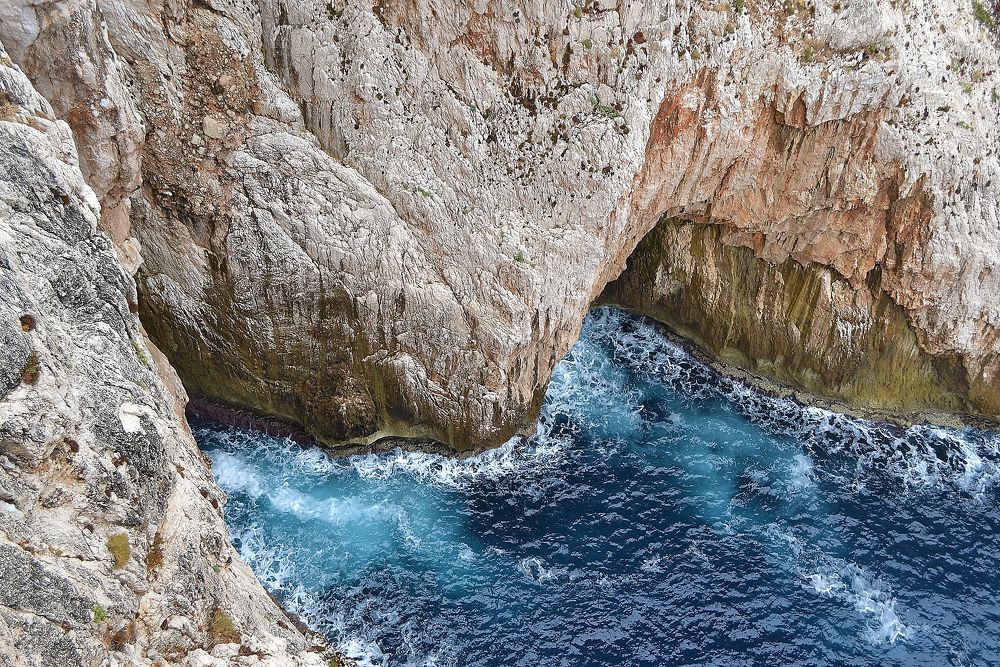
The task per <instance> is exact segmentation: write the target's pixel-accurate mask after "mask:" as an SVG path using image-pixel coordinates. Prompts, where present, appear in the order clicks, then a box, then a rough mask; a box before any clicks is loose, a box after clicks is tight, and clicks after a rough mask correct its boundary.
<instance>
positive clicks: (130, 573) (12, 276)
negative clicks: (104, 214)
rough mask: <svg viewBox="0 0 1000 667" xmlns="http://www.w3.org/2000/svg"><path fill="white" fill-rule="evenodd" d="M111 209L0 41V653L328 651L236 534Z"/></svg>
mask: <svg viewBox="0 0 1000 667" xmlns="http://www.w3.org/2000/svg"><path fill="white" fill-rule="evenodd" d="M100 218H101V209H100V206H99V203H98V199H97V196H96V195H95V192H94V190H92V189H91V188H90V187H89V186H88V185H87V184H86V183H85V181H84V179H83V175H82V174H81V171H80V168H79V164H78V154H77V150H76V147H75V145H74V141H73V137H72V135H71V132H70V128H69V126H68V125H67V124H66V123H65V122H64V121H62V120H58V119H57V118H56V117H55V113H54V111H53V109H52V107H51V106H50V105H49V104H48V103H47V102H46V101H45V100H44V99H43V98H42V97H41V96H40V95H38V93H36V92H35V90H34V89H33V88H32V86H31V83H30V82H29V81H28V79H27V78H26V77H25V76H24V75H23V74H22V73H21V71H20V70H18V69H17V68H16V67H14V66H12V65H11V62H10V59H9V58H8V57H7V54H6V52H4V51H3V49H2V48H0V663H3V664H4V665H11V666H16V667H21V666H24V667H27V666H36V665H40V666H45V667H48V666H53V667H55V666H59V667H71V666H75V665H80V666H84V665H87V666H95V667H96V666H97V665H163V664H184V665H192V666H194V665H198V666H204V667H207V666H210V665H214V666H220V665H325V664H327V663H326V661H325V660H323V659H321V657H320V654H319V653H317V652H314V651H319V650H322V649H323V646H322V645H315V640H314V639H307V638H306V637H304V636H303V634H302V633H301V632H300V631H299V630H297V629H296V628H295V627H294V625H293V624H292V622H291V621H290V620H289V619H287V618H286V617H285V615H284V613H283V612H282V611H281V609H280V608H279V607H278V606H277V604H275V603H274V602H273V601H272V600H271V599H270V598H269V597H268V595H267V593H265V591H264V590H263V589H262V588H261V587H260V584H259V583H258V582H257V580H256V579H255V578H254V575H253V573H252V572H251V571H250V570H249V568H248V567H247V566H246V565H245V564H243V563H242V562H241V561H240V559H239V557H238V556H237V554H236V552H235V551H234V549H233V547H232V545H231V544H230V540H229V536H228V533H227V531H226V527H225V524H224V523H223V519H222V514H221V509H220V508H221V503H222V502H223V495H222V493H221V491H219V489H218V488H217V487H216V486H215V483H214V481H213V479H212V475H211V472H210V467H209V463H208V461H207V459H206V458H205V457H204V455H203V454H201V453H200V452H199V451H198V448H197V445H196V443H195V442H194V440H193V438H192V437H191V433H190V431H189V430H188V428H187V425H186V423H185V421H184V416H183V407H184V403H185V401H186V395H185V394H184V390H183V388H182V387H181V385H180V382H179V381H178V379H177V377H176V375H175V374H174V372H173V370H172V369H171V368H170V366H169V364H168V363H167V361H166V359H165V358H164V357H163V356H162V355H161V354H160V353H159V351H158V350H157V349H156V348H155V347H154V346H153V345H152V344H150V343H149V342H148V340H147V339H146V337H145V334H144V332H143V329H142V326H141V325H140V323H139V320H138V316H137V315H136V311H137V300H138V295H137V292H136V288H135V283H134V282H133V279H132V277H131V275H130V273H129V272H128V271H127V270H126V269H125V268H124V267H123V265H122V264H121V263H120V260H119V257H118V256H117V255H116V251H115V248H114V246H113V244H112V241H111V240H110V238H108V236H106V235H105V234H104V233H102V232H100V231H98V221H99V220H100Z"/></svg>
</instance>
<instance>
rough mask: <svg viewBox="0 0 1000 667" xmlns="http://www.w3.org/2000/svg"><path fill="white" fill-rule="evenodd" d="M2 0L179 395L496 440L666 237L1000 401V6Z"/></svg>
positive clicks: (12, 45)
mask: <svg viewBox="0 0 1000 667" xmlns="http://www.w3.org/2000/svg"><path fill="white" fill-rule="evenodd" d="M8 4H9V5H10V7H9V9H8V10H7V12H6V14H5V15H4V16H3V17H2V20H0V36H2V39H3V40H4V43H5V44H7V46H8V48H9V50H10V51H11V53H12V55H13V57H14V58H15V60H17V61H18V62H19V63H21V64H22V66H23V67H24V68H25V70H26V71H27V72H29V73H30V74H31V76H32V77H33V80H34V81H35V84H36V86H37V87H38V88H39V90H40V91H41V92H42V93H43V94H44V95H45V96H46V97H48V98H49V99H50V100H52V101H53V103H54V104H55V109H56V112H57V114H58V115H59V116H60V117H61V118H65V119H66V120H67V121H68V122H69V123H70V124H71V126H72V127H73V130H74V133H75V138H76V142H77V144H78V146H79V151H80V155H81V158H82V166H83V168H84V173H85V175H86V177H87V178H88V179H89V181H90V182H91V183H93V184H94V187H95V189H96V191H97V193H98V195H99V196H100V198H101V200H102V202H103V204H104V208H103V210H104V214H103V216H102V226H103V227H104V228H105V229H107V230H108V231H109V232H110V233H111V235H112V237H113V238H114V239H115V240H116V243H117V246H118V247H119V252H120V254H121V255H122V256H123V258H125V260H126V261H130V262H137V261H139V257H138V256H137V255H136V253H135V250H136V248H138V247H140V246H141V249H142V258H143V264H142V267H141V269H140V273H139V278H140V291H141V298H140V307H141V312H142V316H143V319H144V321H145V322H146V323H147V324H148V326H149V329H150V333H151V335H152V337H153V339H154V340H155V341H156V342H157V343H158V344H159V345H160V346H161V347H162V348H163V349H164V351H165V352H166V354H167V355H168V357H169V358H170V359H171V361H172V363H173V364H174V365H175V366H176V367H177V368H178V370H179V372H180V374H181V376H182V377H183V378H184V380H185V382H186V383H187V385H188V387H190V388H191V389H192V390H194V391H197V392H199V393H203V394H207V395H209V396H215V397H220V398H223V399H226V400H228V401H232V402H236V403H240V404H244V405H249V406H253V407H256V408H259V409H262V410H265V411H268V412H271V413H273V414H278V415H282V416H285V417H288V418H290V419H292V420H295V421H297V422H299V423H301V424H303V425H304V427H305V428H306V429H307V430H309V431H310V432H312V433H314V434H316V435H317V436H319V437H320V438H323V439H325V440H328V441H337V440H340V439H343V438H371V437H376V436H377V435H378V434H380V433H386V432H402V433H406V434H412V435H430V436H432V437H435V438H437V439H440V440H442V441H445V442H449V443H451V444H453V445H454V446H456V447H462V448H464V447H480V446H485V445H488V444H490V443H496V442H498V441H501V440H503V439H505V438H507V437H508V436H510V435H511V434H512V433H515V432H517V431H519V430H523V429H524V428H526V427H527V426H528V425H530V423H531V421H532V418H533V413H534V409H535V407H536V406H537V403H538V400H539V397H540V396H541V393H542V391H543V390H544V386H545V383H546V381H547V379H548V377H549V374H550V372H551V370H552V367H553V365H554V364H555V362H556V361H557V360H558V359H559V358H560V357H561V356H562V355H563V354H564V353H565V352H566V350H567V349H568V348H569V346H570V345H571V344H572V343H573V341H574V340H575V338H576V336H577V333H578V331H579V327H580V323H581V319H582V316H583V314H584V313H585V312H586V310H587V308H588V307H589V305H590V303H591V302H592V300H593V299H594V298H595V297H596V296H597V295H599V294H600V293H601V292H602V290H603V289H604V287H605V285H606V284H607V283H608V282H609V281H611V280H612V279H614V278H615V277H616V276H617V275H618V274H619V273H620V272H621V270H622V269H623V268H624V266H625V262H626V259H627V258H628V257H629V255H630V254H631V253H632V251H633V249H634V248H635V246H636V244H637V243H639V241H640V239H642V238H643V237H644V236H645V235H646V234H647V232H649V230H651V229H652V228H653V227H654V225H655V224H656V223H657V221H659V220H661V219H662V218H663V217H664V216H668V217H672V218H682V219H685V220H689V221H693V222H695V223H711V224H713V225H717V228H718V229H719V230H720V231H719V234H718V237H717V241H718V244H721V245H722V246H733V247H740V248H745V249H747V252H745V253H742V254H740V255H732V258H733V259H734V261H735V258H737V257H742V258H744V259H740V260H739V261H750V258H751V257H753V258H760V259H762V260H765V261H767V262H771V263H772V264H774V265H776V266H779V265H780V266H781V267H787V266H789V265H787V264H786V262H787V261H788V260H789V259H791V260H792V261H795V262H799V263H802V264H806V265H809V266H811V267H818V268H819V269H820V270H822V271H827V272H828V273H826V274H824V275H827V278H823V279H822V280H825V281H827V282H828V283H829V284H831V285H833V284H834V283H835V284H836V285H838V289H841V290H844V294H845V296H844V299H846V301H847V302H850V303H851V304H853V305H852V308H854V309H863V308H866V307H869V306H870V307H872V308H874V310H871V311H870V312H868V313H867V314H865V315H863V316H862V315H859V314H858V312H854V311H852V313H850V314H846V313H845V312H844V311H842V310H837V309H835V308H834V309H827V310H826V311H823V313H826V314H828V315H829V316H830V317H831V318H833V319H830V320H829V321H825V322H823V323H822V327H820V328H819V329H817V332H819V331H820V330H822V331H840V330H844V329H845V328H848V327H850V326H851V324H852V323H853V322H855V321H857V320H858V319H859V318H861V319H864V318H868V319H871V320H872V321H874V320H877V319H878V318H879V317H881V315H882V314H883V313H889V312H891V313H893V316H892V318H893V319H892V320H891V323H890V324H878V325H876V329H877V330H879V331H886V333H892V332H901V335H904V336H910V335H912V340H911V339H910V338H906V340H905V341H902V340H901V341H898V342H891V343H887V345H889V346H890V347H891V346H901V347H906V346H910V347H912V346H914V345H915V346H916V347H917V348H919V352H918V351H917V350H916V349H914V350H913V354H914V355H915V356H913V357H912V358H913V359H920V360H921V361H919V363H918V362H916V361H914V362H913V363H914V364H917V365H918V366H919V369H918V370H915V371H914V372H915V373H916V374H917V376H919V378H921V379H920V380H919V383H918V384H920V385H921V387H924V385H925V384H926V382H930V383H936V382H937V381H938V380H942V381H943V385H942V386H941V387H940V388H934V389H929V388H926V387H925V388H921V389H919V392H920V393H921V395H924V396H926V397H928V400H930V399H931V398H932V397H933V401H931V402H933V403H935V404H937V403H940V405H939V407H947V408H952V407H958V408H962V409H966V408H968V409H972V410H976V411H980V412H983V413H986V414H992V415H996V414H997V413H1000V405H998V404H997V392H996V384H997V372H998V370H1000V354H998V353H1000V336H998V333H997V332H998V326H1000V305H998V301H997V299H996V298H995V295H996V294H997V293H998V292H1000V274H998V272H997V271H995V269H994V266H995V264H996V260H997V257H998V256H1000V235H998V234H997V231H998V229H1000V221H998V214H997V199H998V192H1000V163H998V158H997V146H998V128H997V122H996V119H997V117H998V114H1000V91H998V88H1000V78H998V74H997V68H998V53H997V48H996V35H995V33H994V32H992V31H991V25H990V22H991V21H993V20H994V19H993V18H991V15H990V14H988V13H987V9H989V10H992V9H993V7H986V6H985V5H984V6H983V8H982V11H980V12H978V18H977V13H976V12H974V11H973V7H972V6H971V5H967V4H966V3H965V2H964V1H960V0H933V1H930V2H922V1H921V2H917V1H914V0H911V1H904V2H892V3H890V2H888V1H884V2H883V1H878V0H851V1H847V2H844V1H842V0H837V1H836V2H834V1H833V0H829V1H827V0H821V1H819V2H807V3H800V2H795V1H792V0H790V1H788V2H781V3H778V2H749V1H748V2H743V1H742V0H734V1H733V2H732V3H714V4H713V3H690V2H682V1H672V0H671V1H667V2H663V1H662V0H660V1H657V2H642V1H639V0H636V1H633V2H617V1H612V0H591V1H588V2H576V3H572V2H569V1H568V0H567V1H545V2H542V1H541V0H531V1H529V2H518V3H508V2H498V1H493V0H475V1H473V0H408V1H406V2H383V1H381V0H377V1H375V2H374V3H373V2H371V1H357V0H333V1H332V2H327V1H326V0H260V1H259V2H257V3H249V2H242V1H241V0H209V1H208V2H205V3H195V2H190V1H188V0H169V1H168V2H164V3H145V2H142V1H141V0H101V2H97V1H96V0H75V1H74V2H71V3H63V4H59V5H55V6H49V5H34V4H31V3H28V2H23V3H21V4H19V3H8ZM651 243H652V242H651ZM719 251H720V252H725V251H724V250H722V249H721V248H720V249H719ZM713 252H714V251H713ZM726 256H727V257H729V255H726ZM787 270H788V269H787V268H782V269H780V270H779V269H775V271H778V272H779V273H780V272H782V271H787ZM761 275H763V274H761ZM768 275H769V276H771V277H776V274H774V273H771V274H768ZM817 275H818V274H817ZM765 293H766V292H765ZM720 298H721V293H720ZM718 305H719V307H722V304H721V302H720V304H718ZM782 316H783V313H782V312H776V313H775V315H774V317H775V318H776V321H775V324H776V326H786V325H787V324H789V323H788V322H780V321H778V320H780V318H781V317H782ZM841 316H843V317H845V318H846V319H843V320H841V319H839V318H841ZM796 326H798V325H797V324H796ZM786 328H787V327H786ZM906 332H909V333H906ZM808 335H812V334H811V333H810V334H808ZM808 335H807V337H808ZM816 335H819V334H818V333H817V334H816ZM821 349H829V348H822V347H817V346H813V347H809V348H808V350H809V354H812V353H813V351H819V350H821ZM873 349H874V348H873ZM747 356H748V358H749V356H751V355H749V354H748V355H747ZM908 358H909V357H908ZM839 359H848V357H836V358H830V359H816V358H813V359H801V360H799V361H797V362H795V366H794V368H792V369H789V370H788V371H787V372H786V371H784V370H782V369H781V364H782V363H783V361H782V360H781V359H779V358H778V357H777V356H773V358H772V359H771V361H773V364H772V365H773V366H774V371H775V372H776V373H777V374H778V375H779V377H782V378H785V379H790V380H797V381H802V382H808V383H811V384H810V386H812V387H813V388H814V389H815V390H817V391H821V392H822V391H830V392H832V393H837V392H839V391H841V389H843V387H844V386H846V385H844V383H845V382H847V380H845V378H847V377H848V375H850V372H849V369H847V368H846V367H845V368H844V369H838V370H834V371H833V372H832V373H830V374H825V375H824V374H822V373H821V374H818V375H816V376H813V375H812V374H811V372H812V371H810V374H807V375H808V377H807V375H804V374H803V373H806V371H809V370H810V369H813V370H814V369H815V368H816V367H817V366H822V365H823V364H827V363H836V362H837V361H838V360H839ZM939 360H943V361H939ZM769 363H770V362H769ZM844 363H855V362H854V361H845V362H844ZM942 364H943V365H944V366H945V367H947V368H948V369H951V370H950V371H949V372H948V377H947V378H945V377H944V376H942V375H940V371H939V370H928V369H931V368H933V369H940V368H941V367H942ZM876 368H878V366H876ZM914 368H915V369H916V368H917V367H916V366H915V367H914ZM796 369H797V370H796ZM873 372H878V371H873ZM935 378H937V379H935ZM925 381H926V382H925ZM824 383H831V384H828V385H824ZM848 384H850V383H849V382H848ZM862 384H864V385H865V386H869V387H879V388H884V387H886V386H888V380H887V379H886V378H868V379H865V380H864V381H863V382H862ZM935 387H936V385H935ZM914 391H917V390H916V389H914ZM879 392H881V389H878V391H875V390H872V392H869V394H871V395H872V396H874V395H875V394H877V393H879ZM939 399H940V400H939Z"/></svg>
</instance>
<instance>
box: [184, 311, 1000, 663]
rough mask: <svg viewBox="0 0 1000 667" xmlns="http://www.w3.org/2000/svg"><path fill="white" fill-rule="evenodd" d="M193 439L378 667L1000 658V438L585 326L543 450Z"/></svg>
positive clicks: (242, 512) (281, 565)
mask: <svg viewBox="0 0 1000 667" xmlns="http://www.w3.org/2000/svg"><path fill="white" fill-rule="evenodd" d="M196 436H197V438H198V440H199V442H200V443H201V445H202V446H203V447H204V449H205V450H206V451H207V452H208V454H209V455H210V456H211V458H212V460H213V461H214V471H215V475H216V478H217V479H218V481H219V484H220V485H221V486H222V488H223V489H224V490H225V491H226V492H227V493H228V494H229V501H228V504H227V505H226V509H225V513H226V518H227V522H228V524H229V527H230V529H231V531H232V534H233V539H234V542H235V544H236V546H237V548H238V549H239V550H240V552H241V554H242V556H243V558H244V559H246V561H247V562H248V563H249V564H250V565H251V566H252V567H253V568H254V570H255V571H256V572H257V574H258V575H259V576H260V578H261V580H262V581H263V582H264V584H265V585H266V586H267V587H268V588H269V589H270V590H271V591H272V592H274V593H275V594H277V595H278V596H279V597H280V598H281V599H282V600H283V601H284V602H285V604H286V605H287V606H288V607H289V608H290V609H291V610H293V611H295V612H297V613H298V614H300V615H301V616H302V617H303V619H304V620H306V621H307V622H308V623H310V624H311V625H312V626H313V627H315V628H317V629H319V630H321V631H323V632H324V633H326V634H327V635H329V636H330V637H331V639H332V640H333V641H334V642H335V643H337V644H338V645H340V647H341V648H342V649H344V650H345V651H346V652H347V653H349V654H352V655H354V656H356V657H359V658H362V659H363V660H364V661H366V662H370V663H373V664H381V665H425V664H426V665H483V666H487V665H489V666H494V665H530V666H533V667H534V666H540V665H657V666H670V665H719V666H726V667H730V666H739V665H762V666H764V665H766V666H774V665H880V666H881V665H885V666H888V665H928V666H933V667H941V666H943V665H1000V574H998V565H1000V508H998V494H997V490H996V480H997V477H998V474H1000V438H998V437H997V436H995V435H990V434H986V433H982V432H976V431H972V430H967V431H961V432H958V431H949V430H945V429H940V428H934V427H914V428H911V429H908V430H900V429H896V428H892V427H889V426H887V425H883V424H879V423H874V422H869V421H864V420H858V419H854V418H849V417H845V416H842V415H837V414H834V413H831V412H827V411H824V410H820V409H816V408H804V407H801V406H799V405H796V404H794V403H792V402H790V401H787V400H784V399H776V398H772V397H768V396H765V395H762V394H760V393H758V392H756V391H754V390H751V389H748V388H746V387H744V386H742V385H740V384H739V383H737V382H734V381H732V380H729V379H725V378H721V377H719V376H718V375H717V374H715V373H714V372H712V371H711V370H710V369H708V368H706V367H704V366H703V365H701V364H700V363H699V362H697V361H695V360H694V359H692V358H691V357H690V356H689V355H688V354H686V353H685V352H684V351H683V350H681V349H680V348H679V347H677V346H676V345H674V344H672V343H670V342H669V341H667V340H666V339H664V338H663V337H662V336H661V335H660V334H659V333H658V331H657V329H656V328H655V326H653V325H651V324H650V323H648V322H647V321H645V320H642V319H640V318H637V317H634V316H631V315H626V314H624V313H621V312H618V311H614V310H610V309H600V310H597V311H595V312H593V313H592V314H591V315H590V317H589V318H588V320H587V322H586V325H585V327H584V332H583V335H582V337H581V340H580V342H579V343H578V344H577V346H576V347H575V348H574V349H573V351H572V352H571V353H570V355H569V356H568V357H567V358H566V359H565V360H564V361H563V362H562V363H560V364H559V366H558V368H557V370H556V372H555V375H554V376H553V379H552V383H551V386H550V388H549V391H548V394H547V397H546V402H545V406H544V408H543V414H542V418H541V420H540V423H539V426H538V430H537V433H536V435H535V437H534V438H532V439H531V440H529V441H527V442H511V443H508V444H507V445H505V446H504V447H502V448H500V449H499V450H494V451H491V452H487V453H484V454H481V455H478V456H476V457H473V458H470V459H466V460H462V461H457V460H452V459H447V458H443V457H440V456H435V455H429V454H414V453H404V452H395V453H391V454H384V455H372V456H360V457H353V458H350V459H340V460H334V459H331V458H328V457H327V456H326V455H324V454H323V453H322V452H321V451H320V450H318V449H315V448H302V447H299V446H296V445H294V444H293V443H290V442H288V441H285V440H278V439H273V438H268V437H266V436H262V435H260V434H258V433H249V432H243V431H238V430H232V429H226V428H223V427H211V426H205V425H201V426H199V428H197V429H196Z"/></svg>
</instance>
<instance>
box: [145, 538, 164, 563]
mask: <svg viewBox="0 0 1000 667" xmlns="http://www.w3.org/2000/svg"><path fill="white" fill-rule="evenodd" d="M162 565H163V535H162V534H161V533H160V531H156V535H154V536H153V543H152V544H151V545H150V546H149V551H148V552H147V553H146V572H150V573H152V572H155V571H156V570H158V569H160V566H162Z"/></svg>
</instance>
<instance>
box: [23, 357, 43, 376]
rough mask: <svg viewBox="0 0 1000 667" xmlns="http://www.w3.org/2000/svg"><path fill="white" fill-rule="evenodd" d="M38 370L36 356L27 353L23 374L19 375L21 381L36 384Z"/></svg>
mask: <svg viewBox="0 0 1000 667" xmlns="http://www.w3.org/2000/svg"><path fill="white" fill-rule="evenodd" d="M40 372H41V371H40V370H39V368H38V356H37V355H36V354H35V353H34V352H32V353H31V354H29V355H28V363H27V364H25V365H24V374H23V375H21V382H23V383H24V384H38V375H39V373H40Z"/></svg>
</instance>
